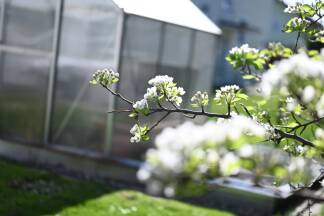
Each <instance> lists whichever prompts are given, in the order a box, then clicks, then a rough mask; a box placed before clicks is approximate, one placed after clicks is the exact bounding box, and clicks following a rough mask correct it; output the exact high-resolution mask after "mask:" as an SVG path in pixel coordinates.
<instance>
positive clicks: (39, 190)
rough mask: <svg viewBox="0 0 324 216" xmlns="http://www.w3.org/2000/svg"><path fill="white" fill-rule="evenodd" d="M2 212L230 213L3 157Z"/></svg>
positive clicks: (109, 215) (29, 215) (101, 215)
mask: <svg viewBox="0 0 324 216" xmlns="http://www.w3.org/2000/svg"><path fill="white" fill-rule="evenodd" d="M0 188H1V189H0V215H1V216H39V215H57V216H58V215H59V216H72V215H77V216H83V215H84V216H94V215H95V216H121V215H129V216H146V215H147V216H160V215H161V216H169V215H170V216H171V215H176V216H191V215H192V216H226V215H231V214H229V213H226V212H221V211H217V210H212V209H206V208H202V207H196V206H192V205H189V204H184V203H181V202H178V201H173V200H166V199H162V198H153V197H150V196H148V195H145V194H143V193H141V192H136V191H131V190H114V189H111V188H108V187H107V186H104V185H101V184H97V183H92V182H86V181H79V180H75V179H71V178H67V177H62V176H58V175H55V174H52V173H49V172H47V171H41V170H37V169H32V168H27V167H24V166H21V165H18V164H15V163H12V162H8V161H3V160H0Z"/></svg>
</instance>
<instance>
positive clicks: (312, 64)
mask: <svg viewBox="0 0 324 216" xmlns="http://www.w3.org/2000/svg"><path fill="white" fill-rule="evenodd" d="M294 77H295V78H298V79H300V80H308V79H313V80H321V81H323V82H324V62H322V61H317V60H313V59H311V58H309V57H308V56H307V55H306V54H304V53H300V54H297V55H294V56H292V57H290V58H289V59H286V60H282V61H280V62H279V63H278V64H276V65H275V67H274V68H272V69H270V70H269V71H267V72H266V73H264V74H263V76H262V82H261V90H262V93H263V94H264V96H269V95H270V94H271V93H272V91H273V89H275V88H277V87H278V88H279V91H280V93H281V94H284V95H289V91H290V89H288V88H289V83H290V82H291V78H294ZM303 83H304V82H303ZM295 86H296V85H295ZM297 87H299V86H297ZM313 90H314V89H312V88H311V87H310V86H307V88H306V89H298V92H300V94H301V95H300V96H301V97H302V98H303V99H304V102H308V101H311V100H313V98H314V91H313ZM302 94H303V96H302Z"/></svg>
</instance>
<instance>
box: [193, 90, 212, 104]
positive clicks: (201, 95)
mask: <svg viewBox="0 0 324 216" xmlns="http://www.w3.org/2000/svg"><path fill="white" fill-rule="evenodd" d="M190 101H191V105H192V106H193V107H204V106H207V105H208V94H207V92H201V91H198V92H197V93H196V94H195V95H194V96H193V97H192V98H191V100H190Z"/></svg>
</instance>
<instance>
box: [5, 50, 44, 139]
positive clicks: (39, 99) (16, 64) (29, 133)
mask: <svg viewBox="0 0 324 216" xmlns="http://www.w3.org/2000/svg"><path fill="white" fill-rule="evenodd" d="M0 61H1V66H0V70H1V72H2V73H3V75H2V78H1V79H0V134H1V137H5V138H10V139H21V140H22V141H23V142H34V143H35V142H36V143H40V142H41V139H42V131H43V126H44V111H45V104H46V92H47V79H48V71H49V65H50V60H49V59H48V58H44V57H40V56H37V57H34V56H26V55H19V54H9V53H6V54H4V53H2V55H1V58H0Z"/></svg>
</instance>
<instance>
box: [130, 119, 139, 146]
mask: <svg viewBox="0 0 324 216" xmlns="http://www.w3.org/2000/svg"><path fill="white" fill-rule="evenodd" d="M130 133H131V134H132V135H133V137H131V139H130V142H131V143H138V142H140V141H141V127H140V126H138V124H135V125H134V126H133V127H132V128H131V130H130Z"/></svg>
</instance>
